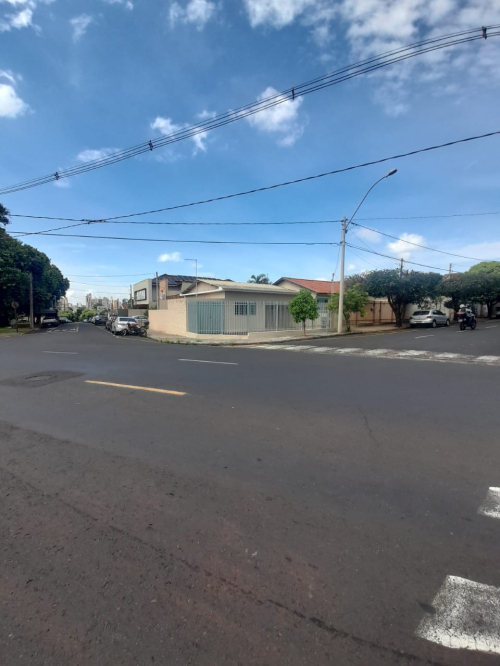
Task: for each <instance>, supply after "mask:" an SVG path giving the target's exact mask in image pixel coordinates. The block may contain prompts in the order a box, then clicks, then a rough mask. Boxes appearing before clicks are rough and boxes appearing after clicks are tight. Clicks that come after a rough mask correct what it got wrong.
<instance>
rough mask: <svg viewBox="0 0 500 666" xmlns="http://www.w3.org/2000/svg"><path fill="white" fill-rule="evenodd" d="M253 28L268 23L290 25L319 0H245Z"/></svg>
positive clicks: (281, 26) (282, 26)
mask: <svg viewBox="0 0 500 666" xmlns="http://www.w3.org/2000/svg"><path fill="white" fill-rule="evenodd" d="M244 3H245V8H246V10H247V14H248V18H249V20H250V25H251V26H252V28H256V27H257V26H259V25H268V26H271V27H273V28H277V29H279V28H284V27H285V26H286V25H290V23H293V21H294V20H295V19H296V18H297V17H298V16H300V15H302V14H303V13H304V11H305V10H306V9H310V8H314V7H315V5H318V4H323V3H318V2H317V0H244Z"/></svg>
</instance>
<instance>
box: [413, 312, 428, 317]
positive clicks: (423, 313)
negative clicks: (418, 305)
mask: <svg viewBox="0 0 500 666" xmlns="http://www.w3.org/2000/svg"><path fill="white" fill-rule="evenodd" d="M428 314H429V310H417V311H416V312H414V313H413V316H414V317H419V316H420V315H428Z"/></svg>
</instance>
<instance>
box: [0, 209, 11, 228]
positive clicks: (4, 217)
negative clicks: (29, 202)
mask: <svg viewBox="0 0 500 666" xmlns="http://www.w3.org/2000/svg"><path fill="white" fill-rule="evenodd" d="M9 215H10V211H8V210H7V208H5V206H2V204H0V224H3V225H4V227H6V226H7V225H8V224H10V220H9Z"/></svg>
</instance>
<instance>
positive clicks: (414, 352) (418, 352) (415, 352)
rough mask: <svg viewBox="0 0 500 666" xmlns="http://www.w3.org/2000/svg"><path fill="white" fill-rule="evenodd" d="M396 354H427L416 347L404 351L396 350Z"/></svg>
mask: <svg viewBox="0 0 500 666" xmlns="http://www.w3.org/2000/svg"><path fill="white" fill-rule="evenodd" d="M396 354H397V355H398V356H422V355H423V354H427V352H425V351H418V350H417V349H408V350H406V351H398V352H396Z"/></svg>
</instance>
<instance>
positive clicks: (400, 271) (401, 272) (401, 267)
mask: <svg viewBox="0 0 500 666" xmlns="http://www.w3.org/2000/svg"><path fill="white" fill-rule="evenodd" d="M404 263H405V260H404V259H403V257H401V260H400V262H399V277H400V278H402V277H403V264H404Z"/></svg>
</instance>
